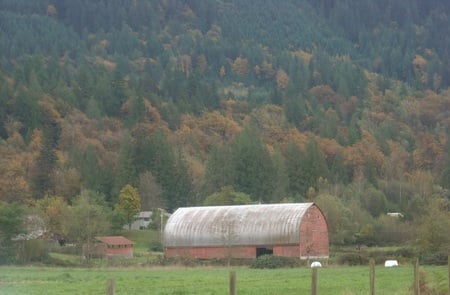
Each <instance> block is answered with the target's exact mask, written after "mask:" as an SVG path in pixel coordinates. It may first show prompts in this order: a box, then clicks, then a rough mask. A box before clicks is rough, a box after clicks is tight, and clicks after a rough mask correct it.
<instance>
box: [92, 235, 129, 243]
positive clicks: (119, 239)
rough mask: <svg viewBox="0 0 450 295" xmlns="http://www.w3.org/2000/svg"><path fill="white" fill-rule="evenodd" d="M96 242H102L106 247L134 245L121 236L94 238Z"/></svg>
mask: <svg viewBox="0 0 450 295" xmlns="http://www.w3.org/2000/svg"><path fill="white" fill-rule="evenodd" d="M95 239H96V240H98V241H100V242H103V243H105V244H107V245H134V244H135V243H134V242H133V241H130V240H128V239H127V238H125V237H122V236H110V237H95Z"/></svg>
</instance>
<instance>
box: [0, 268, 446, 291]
mask: <svg viewBox="0 0 450 295" xmlns="http://www.w3.org/2000/svg"><path fill="white" fill-rule="evenodd" d="M232 270H233V271H235V272H236V282H237V292H238V294H240V295H241V294H259V295H263V294H310V292H311V291H310V290H311V274H312V272H311V269H308V268H288V269H273V270H268V269H249V268H247V267H239V268H233V269H232ZM423 270H424V272H425V274H426V282H427V285H428V287H429V288H433V289H435V290H446V288H447V272H448V270H447V267H437V266H433V267H424V268H423ZM229 273H230V269H228V268H220V267H196V268H183V267H154V268H139V267H130V268H98V267H97V268H61V267H0V294H21V295H32V294H36V295H37V294H49V295H52V294H55V295H64V294H71V295H72V294H83V295H85V294H106V285H107V281H108V280H109V279H114V281H115V294H117V295H120V294H159V295H163V294H228V288H229ZM318 276H319V294H321V295H325V294H330V295H331V294H333V295H336V294H369V267H368V266H355V267H345V266H342V267H326V268H322V269H319V272H318ZM412 282H413V267H412V266H400V267H397V268H384V267H382V266H377V267H376V294H386V295H395V294H412V290H411V286H412ZM436 294H444V293H436Z"/></svg>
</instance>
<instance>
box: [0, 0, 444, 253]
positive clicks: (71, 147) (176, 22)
mask: <svg viewBox="0 0 450 295" xmlns="http://www.w3.org/2000/svg"><path fill="white" fill-rule="evenodd" d="M449 15H450V2H449V1H448V0H436V1H427V0H408V1H407V0H401V1H400V0H399V1H392V0H379V1H371V0H346V1H334V0H315V1H312V0H303V1H298V0H285V1H281V2H280V1H272V0H267V1H260V0H236V1H235V0H222V1H219V0H208V1H205V0H191V1H182V0H134V1H126V0H107V1H106V0H98V1H92V0H89V1H88V0H79V1H71V0H58V1H55V0H34V1H29V0H2V1H0V163H1V164H0V201H1V202H0V215H1V214H3V216H5V218H3V219H2V218H1V217H0V224H3V223H2V222H7V220H8V218H6V216H15V213H20V212H25V213H26V212H28V213H29V212H34V213H36V212H37V213H36V214H39V215H41V216H43V217H44V219H45V220H46V222H47V224H46V226H47V228H49V229H50V230H52V231H54V232H58V233H61V234H64V235H67V236H68V237H69V238H70V237H75V236H76V235H77V234H79V232H77V231H76V229H74V224H75V223H77V222H75V220H80V215H79V214H80V212H85V211H86V210H84V209H86V208H90V210H93V211H92V212H96V213H95V214H96V215H98V216H99V217H98V218H99V219H102V220H104V221H105V220H106V221H105V223H104V226H98V227H96V228H95V229H91V234H95V232H94V231H98V232H99V233H108V232H109V231H110V230H111V228H114V227H116V228H117V224H119V227H120V224H121V223H123V218H122V219H120V218H118V217H117V214H115V212H116V211H118V208H120V206H118V204H119V203H120V198H119V196H120V195H121V192H123V191H124V190H123V189H124V188H125V187H126V186H127V185H130V186H131V187H132V188H135V190H136V191H137V192H138V194H139V196H140V199H141V208H142V209H145V210H152V209H154V208H164V209H167V210H168V211H173V210H175V209H176V208H178V207H180V206H191V205H202V204H209V205H220V204H242V203H249V202H254V203H257V202H262V203H274V202H304V201H314V202H316V203H318V204H319V206H320V207H321V208H322V209H323V211H324V212H325V214H326V216H327V218H328V221H329V226H330V231H331V233H332V236H331V241H332V242H333V243H335V244H351V243H366V244H392V243H397V244H399V243H405V244H406V243H410V244H411V245H412V246H414V247H415V248H416V249H418V250H419V251H423V252H433V253H436V252H439V251H442V252H444V251H448V250H449V248H450V232H449V231H450V213H449V210H450V191H449V189H450V142H449V137H450V88H449V86H450V17H449ZM128 187H129V186H128ZM387 212H401V213H402V214H403V215H404V218H403V219H401V220H399V219H393V218H389V217H387V216H386V213H387ZM25 213H24V214H25ZM116 213H117V212H116ZM16 215H17V214H16ZM81 219H82V218H81ZM5 220H6V221H5ZM84 221H85V220H84ZM17 222H18V223H17V224H19V223H20V222H19V221H17ZM78 223H79V222H78ZM80 226H83V225H80ZM19 231H20V228H18V227H16V228H15V230H11V231H9V232H8V234H10V235H13V234H15V232H19ZM5 232H6V231H4V232H3V235H5V236H7V235H8V234H7V233H5ZM2 247H6V246H5V245H3V246H2ZM5 253H6V252H5ZM0 256H1V255H0Z"/></svg>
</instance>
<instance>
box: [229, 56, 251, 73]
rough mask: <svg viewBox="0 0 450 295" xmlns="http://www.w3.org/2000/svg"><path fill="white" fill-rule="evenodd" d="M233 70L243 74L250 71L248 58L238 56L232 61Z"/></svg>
mask: <svg viewBox="0 0 450 295" xmlns="http://www.w3.org/2000/svg"><path fill="white" fill-rule="evenodd" d="M231 67H232V68H233V71H234V72H235V73H236V74H238V75H240V76H242V75H245V74H247V73H248V60H247V59H246V58H242V57H237V58H236V59H235V60H234V62H233V63H232V65H231Z"/></svg>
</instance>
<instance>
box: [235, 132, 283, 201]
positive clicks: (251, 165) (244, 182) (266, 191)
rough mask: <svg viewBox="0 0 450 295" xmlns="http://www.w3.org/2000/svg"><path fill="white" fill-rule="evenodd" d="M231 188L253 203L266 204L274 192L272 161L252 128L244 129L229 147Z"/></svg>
mask: <svg viewBox="0 0 450 295" xmlns="http://www.w3.org/2000/svg"><path fill="white" fill-rule="evenodd" d="M231 150H232V151H231V152H232V158H231V161H232V169H233V187H235V188H236V190H237V191H240V192H244V193H246V194H249V195H250V196H251V198H252V199H253V200H255V201H260V202H268V201H270V200H271V199H272V195H273V192H274V185H275V183H274V179H276V178H275V169H274V166H273V163H272V159H271V157H270V155H269V153H268V151H267V149H266V147H265V146H264V144H263V143H262V142H261V140H260V139H259V136H258V134H257V131H256V129H255V128H254V127H251V126H249V127H247V128H245V129H244V130H243V131H242V132H241V133H240V134H239V135H238V136H236V138H235V139H234V141H233V143H232V147H231Z"/></svg>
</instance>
